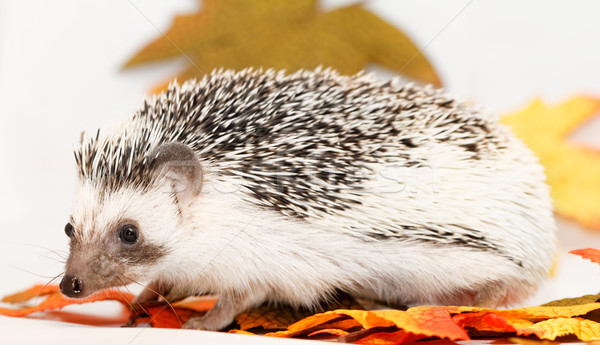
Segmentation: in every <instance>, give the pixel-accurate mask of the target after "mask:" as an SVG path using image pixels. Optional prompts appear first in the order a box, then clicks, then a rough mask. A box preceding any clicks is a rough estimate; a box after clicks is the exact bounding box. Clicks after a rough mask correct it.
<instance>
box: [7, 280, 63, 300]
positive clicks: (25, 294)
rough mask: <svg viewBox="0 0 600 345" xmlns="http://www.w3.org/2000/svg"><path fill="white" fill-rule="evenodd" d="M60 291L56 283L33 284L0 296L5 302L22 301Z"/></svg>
mask: <svg viewBox="0 0 600 345" xmlns="http://www.w3.org/2000/svg"><path fill="white" fill-rule="evenodd" d="M58 292H60V287H59V286H58V285H47V284H46V285H41V284H40V285H34V286H32V287H31V288H29V289H27V290H25V291H21V292H17V293H15V294H12V295H9V296H6V297H4V298H2V302H5V303H22V302H27V301H29V300H30V299H32V298H35V297H40V296H47V295H51V294H55V293H58Z"/></svg>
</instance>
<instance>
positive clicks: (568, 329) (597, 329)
mask: <svg viewBox="0 0 600 345" xmlns="http://www.w3.org/2000/svg"><path fill="white" fill-rule="evenodd" d="M531 328H532V329H538V330H542V331H544V335H543V336H542V337H541V338H542V339H547V340H554V339H556V338H558V337H562V336H565V335H571V334H572V335H575V336H576V337H577V338H579V339H580V340H582V341H591V340H600V323H597V322H594V321H591V320H586V319H582V318H572V319H569V318H564V317H560V318H556V319H550V320H546V321H541V322H538V323H536V324H534V325H532V326H531Z"/></svg>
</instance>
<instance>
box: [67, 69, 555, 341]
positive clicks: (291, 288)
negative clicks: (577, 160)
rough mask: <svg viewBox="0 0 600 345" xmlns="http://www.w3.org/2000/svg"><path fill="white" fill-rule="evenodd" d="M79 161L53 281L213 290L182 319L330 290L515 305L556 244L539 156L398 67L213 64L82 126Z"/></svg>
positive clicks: (195, 321)
mask: <svg viewBox="0 0 600 345" xmlns="http://www.w3.org/2000/svg"><path fill="white" fill-rule="evenodd" d="M75 160H76V164H77V170H78V176H79V188H78V192H77V196H76V202H75V206H74V209H73V212H72V214H71V217H70V221H69V223H67V225H66V226H65V233H66V234H67V235H68V237H69V238H70V240H69V242H70V254H69V258H68V260H67V262H66V268H65V272H64V276H63V279H62V281H61V284H60V289H61V291H62V293H63V294H64V295H66V296H68V297H72V298H84V297H87V296H89V295H91V294H93V293H95V292H97V291H100V290H102V289H106V288H111V287H119V286H126V285H129V284H132V283H137V284H141V285H143V286H144V287H145V289H144V291H142V292H141V293H140V294H139V295H138V296H137V297H136V300H135V303H142V302H148V301H152V300H156V299H165V300H167V301H173V300H177V299H180V298H184V297H187V296H194V295H203V294H215V295H218V296H219V297H218V301H217V303H216V305H215V306H214V308H212V309H211V310H210V311H209V312H208V313H207V314H206V315H205V316H203V317H194V318H191V319H190V320H189V321H187V322H186V323H185V324H184V325H183V326H184V328H191V329H204V330H221V329H223V328H225V327H227V326H229V325H230V324H231V323H232V322H233V321H234V319H235V317H236V316H237V315H238V314H239V313H242V312H244V311H246V310H248V309H250V308H253V307H256V306H258V305H261V304H263V303H283V304H286V305H291V306H294V307H308V308H311V307H315V306H316V305H319V303H322V302H323V301H328V300H331V299H334V298H335V294H336V292H339V291H342V292H344V293H346V294H349V295H351V296H353V297H356V298H363V299H368V300H374V301H379V302H382V303H384V304H388V305H424V304H433V305H448V304H453V305H475V306H487V307H498V306H507V305H512V304H515V303H518V302H520V301H522V300H523V299H525V298H526V297H528V296H529V295H530V294H532V293H533V292H534V291H535V289H536V287H537V286H538V285H539V284H540V282H541V281H543V279H544V278H545V277H546V275H547V273H548V271H549V268H550V266H551V265H552V262H553V258H554V255H555V251H556V234H555V224H554V219H553V214H552V205H551V200H550V197H549V190H548V187H547V185H546V184H545V182H544V181H545V176H544V171H543V168H542V167H541V166H540V164H539V163H538V160H537V159H536V157H535V156H534V155H533V154H532V152H531V151H530V150H529V149H527V148H526V147H525V145H524V144H523V143H522V142H521V141H520V140H519V139H517V138H516V137H515V136H513V134H512V133H511V132H510V130H509V129H508V128H506V127H504V126H503V125H501V124H499V122H498V118H496V117H495V116H493V115H490V114H488V113H487V112H486V111H483V110H481V109H480V108H478V107H476V106H474V105H471V104H468V103H466V102H461V101H459V100H456V99H454V98H452V97H451V96H450V95H448V94H447V93H446V92H445V91H443V90H439V89H435V88H433V87H431V86H419V85H416V84H412V83H406V82H404V81H403V80H401V79H398V78H395V79H392V80H379V79H378V78H377V77H375V76H373V75H370V74H366V73H364V72H363V73H359V74H357V75H353V76H344V75H340V74H338V73H337V72H335V71H334V70H331V69H322V68H318V69H316V70H311V71H307V70H301V71H298V72H295V73H286V72H284V71H276V70H260V69H246V70H242V71H231V70H217V71H214V72H212V73H211V74H209V75H206V76H204V77H203V78H202V79H201V80H198V81H188V82H185V83H183V84H182V85H181V86H179V85H178V84H177V83H173V84H171V85H170V86H169V88H168V90H167V91H165V92H164V93H162V94H160V95H155V96H152V97H149V98H147V99H146V101H144V103H143V105H142V107H141V109H140V110H138V111H137V112H135V113H134V114H132V115H131V117H129V118H128V119H127V120H126V121H125V122H123V123H122V124H121V125H119V126H117V127H115V128H112V129H108V130H98V131H97V132H95V133H94V134H87V133H83V134H82V137H81V141H80V144H79V145H77V147H76V148H75ZM159 296H160V297H159Z"/></svg>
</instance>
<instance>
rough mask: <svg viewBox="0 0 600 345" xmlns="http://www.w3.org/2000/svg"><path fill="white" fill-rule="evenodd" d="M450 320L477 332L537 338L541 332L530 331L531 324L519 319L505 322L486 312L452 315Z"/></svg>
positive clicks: (501, 318)
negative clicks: (535, 336)
mask: <svg viewBox="0 0 600 345" xmlns="http://www.w3.org/2000/svg"><path fill="white" fill-rule="evenodd" d="M452 319H453V320H454V321H455V322H456V323H457V324H459V325H460V326H461V327H469V328H473V329H475V330H477V331H478V332H493V333H516V334H517V335H531V334H535V335H537V336H538V337H539V336H540V335H542V334H543V331H540V330H532V329H530V328H528V326H531V325H533V322H531V321H527V320H521V319H512V320H507V319H505V318H503V317H502V316H500V315H497V314H494V313H488V312H480V313H465V314H458V315H454V316H453V317H452Z"/></svg>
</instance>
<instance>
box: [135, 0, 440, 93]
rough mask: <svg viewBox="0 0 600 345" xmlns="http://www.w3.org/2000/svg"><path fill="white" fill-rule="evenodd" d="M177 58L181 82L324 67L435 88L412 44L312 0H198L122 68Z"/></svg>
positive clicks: (359, 16)
mask: <svg viewBox="0 0 600 345" xmlns="http://www.w3.org/2000/svg"><path fill="white" fill-rule="evenodd" d="M182 56H185V58H186V59H187V60H188V62H189V63H190V66H189V67H188V68H187V69H186V70H185V71H183V72H181V73H180V74H179V75H178V76H177V79H179V80H180V81H184V80H187V79H191V78H200V77H202V76H204V74H205V73H208V72H210V71H212V70H213V69H215V68H228V69H235V70H240V69H243V68H245V67H262V68H275V69H286V70H288V71H295V70H298V69H300V68H308V69H313V68H316V67H317V66H325V67H334V68H335V69H337V70H338V71H339V72H340V73H342V74H354V73H356V72H359V71H360V70H362V69H364V68H365V67H366V66H367V64H369V63H375V64H378V65H380V66H383V67H386V68H389V69H392V70H395V71H397V72H400V73H403V74H405V75H406V76H409V77H411V78H414V79H417V80H421V81H424V82H426V83H432V84H434V85H436V86H440V81H439V79H438V77H437V75H436V74H435V72H434V70H433V68H432V67H431V65H430V63H429V62H428V61H427V59H426V58H425V57H424V56H423V54H422V52H421V51H419V49H418V48H417V47H416V46H415V45H414V43H413V42H412V41H411V40H410V39H409V38H408V37H407V36H406V35H404V34H403V33H402V32H401V31H399V30H398V29H397V28H395V27H394V26H392V25H390V24H389V23H387V22H385V21H383V20H382V19H380V18H379V17H377V16H376V15H374V14H373V13H371V12H369V11H367V10H365V9H364V8H363V7H362V6H360V5H351V6H347V7H342V8H339V9H336V10H333V11H329V12H321V11H320V10H319V8H318V6H317V0H296V1H279V0H257V1H246V0H204V1H202V10H201V11H200V12H197V13H193V14H188V15H179V16H176V17H175V19H174V20H173V24H172V26H171V27H170V28H169V29H168V30H167V31H166V32H165V33H164V35H163V36H162V37H159V38H157V39H155V40H154V41H153V42H151V43H149V44H148V45H146V46H145V47H144V48H142V49H141V50H140V51H139V52H137V53H136V54H135V55H134V56H133V57H131V58H130V59H129V61H127V63H126V64H125V68H129V67H133V66H137V65H140V64H143V63H148V62H155V61H160V60H165V59H171V58H175V57H182ZM165 85H166V84H164V85H161V86H159V87H158V89H159V90H160V89H162V88H164V86H165Z"/></svg>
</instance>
